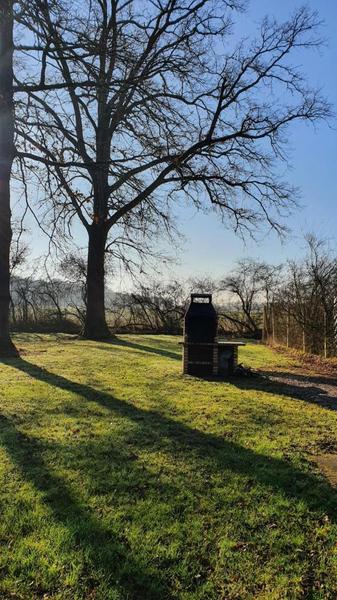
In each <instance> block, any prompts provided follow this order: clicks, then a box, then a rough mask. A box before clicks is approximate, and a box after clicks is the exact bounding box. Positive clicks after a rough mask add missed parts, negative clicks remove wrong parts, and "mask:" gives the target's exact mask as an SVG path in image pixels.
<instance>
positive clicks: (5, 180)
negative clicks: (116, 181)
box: [0, 0, 16, 355]
mask: <svg viewBox="0 0 337 600" xmlns="http://www.w3.org/2000/svg"><path fill="white" fill-rule="evenodd" d="M13 159H14V113H13V2H12V0H0V353H1V355H15V354H16V349H15V347H14V345H13V342H12V341H11V338H10V333H9V311H10V245H11V239H12V229H11V205H10V176H11V170H12V163H13Z"/></svg>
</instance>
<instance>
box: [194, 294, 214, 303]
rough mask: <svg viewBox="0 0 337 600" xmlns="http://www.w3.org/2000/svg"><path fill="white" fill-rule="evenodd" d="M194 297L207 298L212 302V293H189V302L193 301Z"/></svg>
mask: <svg viewBox="0 0 337 600" xmlns="http://www.w3.org/2000/svg"><path fill="white" fill-rule="evenodd" d="M196 298H208V301H209V303H210V304H211V303H212V294H191V302H194V301H195V300H196Z"/></svg>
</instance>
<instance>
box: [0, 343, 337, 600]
mask: <svg viewBox="0 0 337 600" xmlns="http://www.w3.org/2000/svg"><path fill="white" fill-rule="evenodd" d="M17 344H18V346H19V347H20V348H21V349H22V350H23V352H22V355H21V358H20V359H13V360H8V361H7V362H6V363H0V396H1V405H0V458H1V462H0V509H1V519H0V598H5V599H7V598H8V599H13V598H15V599H24V600H29V599H34V600H35V599H39V598H43V599H50V598H53V599H69V600H80V599H81V600H82V599H90V600H91V599H95V600H97V599H100V600H128V599H130V600H147V599H158V600H159V599H160V600H164V599H166V598H167V599H169V598H179V599H181V600H190V599H195V600H197V599H201V598H202V599H207V600H218V599H224V600H232V599H239V600H244V599H248V598H249V599H254V600H255V599H259V600H262V599H264V600H274V599H282V600H283V599H289V600H295V599H324V600H326V599H329V598H331V599H335V598H336V597H337V566H336V560H337V545H336V540H337V537H336V533H337V526H336V519H337V512H336V507H337V492H336V491H335V490H334V489H333V488H332V487H330V485H329V483H328V482H327V481H326V480H325V479H324V477H323V476H322V475H321V474H320V473H319V472H318V470H317V468H315V467H314V464H313V462H312V461H311V460H310V458H311V457H312V455H313V454H315V453H316V452H322V450H324V448H329V451H330V452H331V451H332V450H333V449H334V448H337V415H336V413H335V412H334V411H332V410H328V409H327V408H322V407H319V406H316V405H315V404H314V403H306V402H305V401H302V400H298V399H297V400H296V399H293V398H291V397H290V396H289V395H288V394H287V390H286V388H285V389H284V393H283V394H282V395H280V393H279V392H280V390H279V389H278V390H277V392H278V393H276V389H275V386H274V387H273V386H272V385H271V384H268V383H267V382H266V381H265V380H264V379H262V378H254V379H248V378H247V379H232V380H231V382H220V381H202V380H200V379H197V378H191V377H183V376H182V375H181V356H180V347H179V346H178V338H173V337H165V336H162V337H155V336H120V337H119V338H118V339H117V340H116V341H115V342H114V343H102V342H88V341H83V340H76V339H71V338H66V337H64V336H59V337H55V336H36V335H26V336H17ZM241 359H242V360H243V362H244V363H245V364H247V365H250V366H252V367H254V368H265V367H266V366H268V368H271V367H273V368H274V369H275V371H286V370H287V368H288V367H290V366H291V361H293V360H294V359H290V358H286V357H284V356H282V355H280V354H276V353H273V352H272V351H271V350H270V349H267V348H265V347H263V346H261V345H258V344H252V345H248V346H247V347H246V348H244V349H243V350H242V351H241ZM281 391H282V390H281Z"/></svg>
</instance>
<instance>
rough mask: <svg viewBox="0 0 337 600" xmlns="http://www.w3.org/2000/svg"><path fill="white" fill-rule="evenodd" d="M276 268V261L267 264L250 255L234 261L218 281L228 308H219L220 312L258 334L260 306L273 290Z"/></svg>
mask: <svg viewBox="0 0 337 600" xmlns="http://www.w3.org/2000/svg"><path fill="white" fill-rule="evenodd" d="M280 271H281V266H280V265H268V264H267V263H265V262H259V261H257V260H254V259H244V260H240V261H238V262H237V265H236V267H235V268H234V269H233V270H232V272H231V273H229V274H228V275H227V276H226V277H225V278H224V279H223V280H222V281H221V282H220V285H219V288H220V289H221V290H223V291H225V292H226V293H227V294H230V297H229V298H228V300H227V306H228V309H227V310H225V311H222V316H223V317H225V318H226V319H228V320H229V321H230V322H232V323H234V325H236V326H237V327H238V328H239V329H241V330H243V331H245V332H247V333H249V334H250V335H252V336H254V337H256V336H259V334H260V331H261V326H262V322H261V315H262V306H263V305H267V306H268V305H269V303H270V299H271V295H272V294H275V292H276V288H277V286H278V284H279V277H280Z"/></svg>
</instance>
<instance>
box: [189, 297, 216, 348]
mask: <svg viewBox="0 0 337 600" xmlns="http://www.w3.org/2000/svg"><path fill="white" fill-rule="evenodd" d="M198 300H199V301H198ZM200 300H202V301H201V302H200ZM207 300H208V302H207ZM217 327H218V318H217V314H216V311H215V308H214V306H213V304H212V294H191V303H190V305H189V307H188V309H187V312H186V315H185V336H186V337H187V341H188V342H193V343H196V342H199V343H213V342H214V340H215V338H216V335H217Z"/></svg>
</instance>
